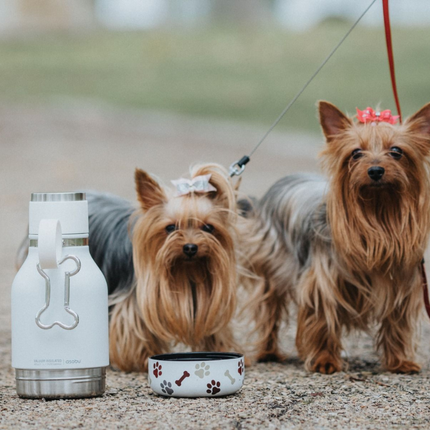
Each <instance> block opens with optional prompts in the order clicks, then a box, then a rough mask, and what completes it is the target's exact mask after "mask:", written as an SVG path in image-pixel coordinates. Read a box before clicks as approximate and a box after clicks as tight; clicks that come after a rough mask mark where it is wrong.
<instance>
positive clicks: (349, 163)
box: [320, 102, 430, 200]
mask: <svg viewBox="0 0 430 430" xmlns="http://www.w3.org/2000/svg"><path fill="white" fill-rule="evenodd" d="M320 121H321V125H322V128H323V131H324V134H325V136H326V140H327V145H326V149H325V150H324V151H323V153H322V156H323V158H324V163H325V165H326V167H327V168H328V171H329V173H330V175H331V176H332V177H333V178H335V180H336V182H337V183H338V184H339V183H342V184H343V186H344V187H345V191H348V192H349V193H350V195H352V196H354V197H355V198H359V199H361V200H367V199H371V198H372V197H373V196H375V197H379V198H380V197H382V196H387V197H388V196H389V195H391V196H394V195H396V194H397V196H396V197H397V198H398V197H399V193H400V194H403V197H407V196H406V194H408V195H411V196H412V195H413V196H414V197H413V198H416V197H417V196H418V195H419V194H420V193H421V191H422V185H423V184H427V179H426V176H427V165H428V161H427V157H428V156H429V153H430V104H428V105H426V106H424V108H422V109H421V110H420V111H419V112H417V113H416V114H415V115H413V116H412V117H411V118H410V119H408V120H407V121H406V122H405V124H404V125H392V124H389V123H387V122H379V123H367V124H363V123H355V122H353V121H352V119H351V118H348V117H346V116H345V115H344V114H343V113H342V112H341V111H339V110H338V109H337V108H336V107H335V106H334V105H332V104H330V103H327V102H321V103H320Z"/></svg>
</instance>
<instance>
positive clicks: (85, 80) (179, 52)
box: [0, 23, 430, 131]
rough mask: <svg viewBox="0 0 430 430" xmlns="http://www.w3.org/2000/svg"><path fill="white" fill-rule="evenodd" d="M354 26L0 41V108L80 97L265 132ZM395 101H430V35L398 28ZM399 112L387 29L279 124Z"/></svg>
mask: <svg viewBox="0 0 430 430" xmlns="http://www.w3.org/2000/svg"><path fill="white" fill-rule="evenodd" d="M349 25H350V24H346V23H337V24H333V23H331V24H325V25H321V26H319V27H317V28H315V29H313V30H312V31H309V32H306V33H294V34H293V33H288V32H285V31H282V30H281V29H267V28H259V29H252V28H241V29H238V28H235V29H230V28H205V29H200V30H194V31H185V30H182V31H181V30H178V29H175V30H174V31H173V30H172V31H166V30H164V31H153V32H127V33H110V32H94V33H88V34H81V35H67V34H51V35H44V36H39V37H34V38H20V39H8V40H0V103H2V104H5V103H11V102H26V103H32V102H36V101H37V102H39V101H50V100H58V99H62V98H70V97H72V98H85V99H94V100H100V101H106V102H108V103H112V104H116V105H120V106H126V107H133V108H149V109H157V110H164V111H173V112H180V113H185V114H190V115H197V116H205V117H216V118H224V119H231V120H239V121H247V122H251V123H254V124H260V125H263V126H268V125H270V124H271V123H272V122H273V121H274V120H275V119H276V118H277V116H278V115H279V114H280V112H281V111H282V110H283V109H284V107H285V106H286V105H287V103H288V102H289V101H290V100H291V99H292V97H293V96H294V95H295V94H296V93H297V91H298V90H299V89H300V88H301V87H302V86H303V84H304V83H305V82H306V81H307V79H308V78H309V77H310V75H311V74H312V73H313V72H314V71H315V69H316V68H317V67H318V65H319V64H320V63H321V62H322V60H323V59H324V58H325V57H326V55H327V54H328V52H330V50H331V49H332V48H333V47H334V45H335V44H336V43H337V42H338V41H339V40H340V38H341V37H342V36H343V34H344V33H345V32H346V30H347V28H349ZM393 38H394V41H393V42H394V49H395V61H396V72H397V80H398V88H399V96H400V102H401V106H402V110H403V113H404V115H405V116H406V115H409V114H411V113H413V112H415V111H416V110H418V108H420V107H421V106H422V105H423V104H425V103H426V102H428V101H430V50H429V46H430V29H394V30H393ZM318 99H325V100H329V101H331V102H333V103H335V104H336V105H338V106H339V107H340V108H341V109H344V110H347V111H348V112H350V113H355V107H359V108H364V107H366V106H368V105H370V106H375V105H376V104H378V103H380V105H381V108H384V109H385V108H389V109H392V110H395V106H394V101H393V96H392V90H391V83H390V78H389V71H388V65H387V56H386V50H385V39H384V32H383V29H382V28H380V29H368V28H363V27H358V28H357V29H356V30H355V31H354V32H353V33H352V34H351V35H350V37H349V38H348V39H347V40H346V42H345V43H344V44H343V45H342V47H341V48H340V49H339V50H338V52H337V53H336V54H335V56H334V57H333V58H332V60H331V61H330V62H329V63H328V64H327V65H326V67H325V68H324V69H323V70H322V72H321V73H320V75H318V77H317V78H316V79H315V80H314V82H313V83H312V84H311V85H310V86H309V87H308V89H307V90H306V92H305V93H304V94H303V95H302V96H301V98H300V99H299V101H298V102H297V103H296V104H295V105H294V107H293V108H292V109H291V110H290V112H289V113H288V114H287V116H286V117H285V118H284V119H283V120H282V121H281V123H280V124H279V126H278V127H279V128H289V129H303V130H308V131H316V130H317V129H318V125H317V121H316V119H315V118H316V110H315V103H316V101H317V100H318Z"/></svg>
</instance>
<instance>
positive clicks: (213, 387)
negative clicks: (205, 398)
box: [206, 379, 221, 396]
mask: <svg viewBox="0 0 430 430" xmlns="http://www.w3.org/2000/svg"><path fill="white" fill-rule="evenodd" d="M207 387H208V389H207V390H206V392H207V393H208V394H212V395H213V396H214V395H215V394H218V393H219V392H220V391H221V388H220V387H221V382H219V381H215V380H214V379H212V381H211V382H210V383H209V384H207Z"/></svg>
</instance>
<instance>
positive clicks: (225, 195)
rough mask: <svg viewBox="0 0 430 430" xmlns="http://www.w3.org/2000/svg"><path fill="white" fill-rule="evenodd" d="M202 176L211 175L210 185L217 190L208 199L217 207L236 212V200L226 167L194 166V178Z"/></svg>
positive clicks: (192, 175)
mask: <svg viewBox="0 0 430 430" xmlns="http://www.w3.org/2000/svg"><path fill="white" fill-rule="evenodd" d="M202 175H211V177H210V179H209V183H210V184H211V185H213V186H214V187H215V188H216V191H211V192H209V193H208V194H207V195H208V197H209V198H210V199H212V200H213V201H214V203H216V204H217V205H219V206H222V207H224V208H226V209H230V210H234V208H235V206H236V198H235V194H234V190H233V187H232V184H231V182H230V178H229V176H228V173H227V171H226V170H225V169H224V167H222V166H220V165H219V164H215V163H213V164H203V165H199V166H194V167H193V168H192V169H191V177H192V178H195V177H196V176H202Z"/></svg>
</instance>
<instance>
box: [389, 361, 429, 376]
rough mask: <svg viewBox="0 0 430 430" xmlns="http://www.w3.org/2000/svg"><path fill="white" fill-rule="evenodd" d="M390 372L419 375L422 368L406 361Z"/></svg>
mask: <svg viewBox="0 0 430 430" xmlns="http://www.w3.org/2000/svg"><path fill="white" fill-rule="evenodd" d="M388 370H389V371H390V372H392V373H418V372H419V371H420V370H421V366H420V365H419V364H417V363H415V362H413V361H409V360H405V361H402V362H401V363H400V365H399V366H396V367H395V368H392V369H390V368H389V369H388Z"/></svg>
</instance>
